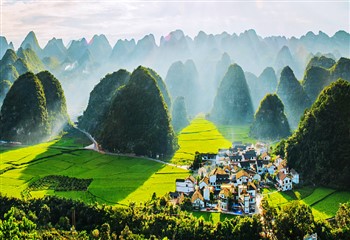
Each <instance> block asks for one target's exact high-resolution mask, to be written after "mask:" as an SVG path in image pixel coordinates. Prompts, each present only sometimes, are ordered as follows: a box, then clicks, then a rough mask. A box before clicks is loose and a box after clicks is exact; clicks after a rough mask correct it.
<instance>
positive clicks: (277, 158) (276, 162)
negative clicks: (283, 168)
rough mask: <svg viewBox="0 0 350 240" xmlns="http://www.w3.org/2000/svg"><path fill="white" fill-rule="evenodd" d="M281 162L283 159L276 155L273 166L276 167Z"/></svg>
mask: <svg viewBox="0 0 350 240" xmlns="http://www.w3.org/2000/svg"><path fill="white" fill-rule="evenodd" d="M282 162H283V159H282V158H281V157H280V155H278V156H277V157H276V159H275V165H276V167H278V166H279V165H280V164H281V163H282Z"/></svg>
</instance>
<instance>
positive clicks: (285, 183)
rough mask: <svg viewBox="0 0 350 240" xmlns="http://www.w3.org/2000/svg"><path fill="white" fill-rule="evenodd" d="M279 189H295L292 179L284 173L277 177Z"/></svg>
mask: <svg viewBox="0 0 350 240" xmlns="http://www.w3.org/2000/svg"><path fill="white" fill-rule="evenodd" d="M276 180H277V184H278V187H279V188H280V189H281V191H288V190H292V189H293V183H292V177H291V176H290V175H289V174H284V172H279V173H278V174H277V176H276Z"/></svg>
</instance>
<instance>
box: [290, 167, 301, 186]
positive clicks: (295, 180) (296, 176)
mask: <svg viewBox="0 0 350 240" xmlns="http://www.w3.org/2000/svg"><path fill="white" fill-rule="evenodd" d="M290 175H292V182H293V183H295V184H299V173H297V171H295V169H294V168H292V170H290Z"/></svg>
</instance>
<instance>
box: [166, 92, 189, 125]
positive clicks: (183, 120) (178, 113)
mask: <svg viewBox="0 0 350 240" xmlns="http://www.w3.org/2000/svg"><path fill="white" fill-rule="evenodd" d="M171 120H172V124H173V127H174V130H175V132H179V131H181V130H182V129H183V128H184V127H186V126H187V125H188V124H189V123H190V122H189V121H188V118H187V111H186V105H185V98H184V97H177V98H176V99H175V101H174V104H173V111H172V119H171Z"/></svg>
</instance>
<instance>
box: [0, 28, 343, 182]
mask: <svg viewBox="0 0 350 240" xmlns="http://www.w3.org/2000/svg"><path fill="white" fill-rule="evenodd" d="M256 36H257V35H256V34H255V32H254V31H253V32H252V31H247V32H245V33H244V34H241V35H239V36H237V35H225V34H221V35H207V34H205V33H203V32H201V33H199V34H198V36H197V37H196V38H195V39H194V40H192V39H190V38H189V37H187V36H184V34H183V33H182V32H181V31H175V32H172V33H171V34H170V35H169V36H167V37H166V38H162V39H161V43H160V46H157V45H156V44H155V43H154V38H152V36H151V37H150V36H146V37H145V38H144V39H142V40H140V41H139V42H138V43H137V44H135V41H133V40H131V41H127V40H125V41H124V40H119V41H118V42H117V43H116V45H115V47H114V48H112V47H111V46H110V45H109V43H108V40H107V39H106V38H105V37H104V36H103V35H100V36H95V37H94V38H93V39H92V40H91V41H90V42H89V43H88V42H86V40H85V39H84V40H80V41H72V42H71V43H70V45H69V47H68V48H66V47H65V46H64V44H63V41H62V40H58V39H52V40H50V41H49V42H48V44H47V45H46V46H45V48H44V49H42V48H40V46H39V44H38V41H37V39H36V37H35V34H34V33H33V32H31V33H29V34H28V36H27V37H26V39H25V40H24V41H23V43H22V45H21V47H20V48H19V49H18V50H17V51H15V50H14V49H13V45H12V44H8V43H7V41H6V39H4V38H1V41H5V43H6V44H7V45H5V43H4V45H3V46H7V49H6V50H4V49H1V54H2V59H1V61H0V73H1V74H0V76H1V79H0V104H2V106H1V113H0V139H1V140H7V141H19V142H23V143H27V144H32V143H36V142H40V141H44V140H47V139H49V138H50V137H52V136H55V135H57V134H58V133H59V132H60V131H62V130H63V129H64V128H65V127H69V126H71V121H70V119H69V115H68V113H67V108H69V102H68V104H66V97H65V94H66V95H67V94H68V95H72V96H74V95H75V96H77V95H79V94H80V93H78V92H77V91H76V90H77V89H79V88H82V89H83V88H84V86H85V85H88V83H85V82H84V81H87V82H88V81H90V80H88V79H86V80H84V79H82V78H81V75H82V76H87V75H84V74H85V73H86V72H90V71H91V70H92V69H94V68H96V69H97V70H96V72H99V70H98V69H100V70H101V69H104V70H107V69H108V67H106V66H111V65H112V64H115V65H116V66H118V67H119V69H120V70H118V71H115V72H112V71H111V72H112V73H108V74H105V75H104V77H103V78H102V79H101V80H100V81H99V82H97V84H96V85H95V86H94V87H93V89H92V90H90V91H89V92H90V94H89V97H88V103H87V107H86V108H85V110H84V111H81V112H82V113H81V116H80V117H79V118H78V127H79V128H81V129H84V130H85V131H87V132H89V133H90V134H91V135H92V136H94V137H95V138H96V140H97V141H98V142H99V143H100V144H101V145H102V147H103V148H104V149H106V150H108V151H110V152H119V153H135V154H139V155H147V156H152V157H156V156H159V155H164V156H171V155H172V154H173V153H174V151H175V150H176V149H177V147H178V146H177V138H176V134H175V132H179V131H181V129H182V128H184V127H185V126H187V125H188V124H189V116H195V115H196V114H197V113H199V112H201V111H203V109H207V111H206V112H207V118H208V119H210V120H212V121H213V122H215V123H217V124H219V125H247V124H249V125H250V126H251V127H250V135H251V136H252V137H254V138H256V139H262V140H273V141H274V140H280V139H282V138H288V139H287V140H286V141H283V145H284V146H283V150H285V152H286V153H287V160H288V162H290V165H291V166H295V167H296V168H298V169H300V171H301V173H305V172H307V169H308V168H309V167H310V164H314V165H317V164H321V162H322V164H324V163H328V161H329V160H330V159H332V161H336V159H333V158H334V154H331V153H332V151H333V152H337V151H339V152H342V154H343V155H344V156H343V155H342V157H341V158H342V159H347V158H348V157H349V156H350V153H349V150H348V149H346V146H349V145H350V135H349V134H348V133H349V132H350V127H349V126H350V112H349V106H348V104H347V103H348V102H349V100H350V99H349V96H350V94H349V89H350V84H349V81H350V59H348V58H346V57H342V56H343V55H342V53H343V52H344V51H346V50H347V48H348V47H349V46H347V45H346V42H345V41H344V38H346V39H349V40H350V37H349V34H348V33H346V32H338V33H337V34H336V35H334V36H333V37H328V36H327V37H328V38H327V37H325V36H324V35H323V34H322V33H319V34H318V35H312V36H311V35H310V34H309V33H308V34H307V35H306V36H304V37H302V38H300V39H295V38H292V39H286V38H283V37H274V38H273V37H271V38H273V39H274V41H275V42H277V43H279V44H277V43H276V44H275V45H281V44H282V43H285V44H286V45H289V46H290V47H291V46H294V48H296V46H295V45H298V44H299V45H298V46H299V47H300V46H303V47H304V48H305V49H308V50H309V51H310V52H308V54H304V55H302V56H304V57H305V59H304V60H303V61H304V62H305V65H304V69H305V70H304V73H303V75H302V74H300V66H299V65H300V64H301V61H299V62H298V61H295V59H299V58H297V57H296V56H299V57H300V59H302V57H301V55H298V54H296V52H295V54H294V55H292V54H291V53H290V51H289V48H288V47H287V46H286V45H283V46H282V47H281V49H280V51H277V50H276V49H275V50H273V49H274V48H273V47H271V46H270V48H271V49H270V51H267V50H266V52H262V51H263V50H262V49H264V48H267V46H269V45H268V43H269V44H270V45H273V44H272V42H270V41H271V39H270V38H264V39H263V38H261V37H256ZM339 36H342V37H339ZM309 38H310V39H313V40H315V39H318V42H317V44H314V45H311V44H309V40H308V39H309ZM145 39H146V40H145ZM257 39H258V40H257ZM325 39H328V40H327V41H326V40H325ZM219 40H220V41H219ZM243 40H244V41H243ZM310 41H311V40H310ZM218 42H220V46H218ZM257 42H259V43H260V45H259V44H258V45H257ZM321 42H322V44H321ZM230 44H231V45H230ZM293 44H294V45H293ZM329 44H333V45H332V46H330V45H329ZM151 45H152V46H153V47H152V48H150V46H151ZM246 45H250V46H251V47H256V48H258V46H260V48H262V49H260V50H259V51H257V53H259V52H260V55H259V54H257V53H256V54H257V56H254V57H253V56H252V58H251V59H250V61H251V64H250V65H255V66H256V67H257V68H256V69H254V67H253V68H252V67H251V68H250V70H252V69H253V70H257V69H259V70H260V67H259V66H260V65H263V64H264V63H265V62H264V61H262V60H261V58H262V56H264V57H266V58H267V59H272V57H271V56H272V55H273V54H276V62H275V64H273V66H272V67H271V66H269V65H267V64H266V65H265V67H264V68H263V69H262V71H261V74H260V75H259V76H256V75H255V74H253V73H251V72H247V71H246V72H245V71H244V70H243V67H242V66H246V63H245V61H243V60H242V57H241V56H240V55H239V54H238V53H234V54H233V50H230V48H229V46H231V48H233V49H235V50H236V51H238V52H244V53H247V56H246V57H250V54H248V52H249V51H248V50H247V49H246ZM275 45H273V46H275ZM212 46H216V50H217V51H218V52H222V50H223V49H225V48H226V50H227V51H225V52H224V53H222V54H221V53H220V54H219V55H221V57H212V56H213V55H215V54H214V53H213V51H214V50H213V49H212ZM317 46H318V48H317ZM208 48H209V49H210V51H209V50H208ZM155 49H156V50H155ZM199 50H200V51H199ZM311 50H312V51H311ZM315 51H316V53H317V52H319V51H327V52H325V54H320V53H317V54H314V55H313V53H312V52H315ZM328 51H329V52H328ZM214 52H215V51H214ZM185 53H186V54H190V53H193V55H186V54H185ZM336 54H339V55H340V56H339V57H335V55H336ZM270 55H271V56H270ZM344 55H345V56H347V55H346V54H344ZM141 56H142V57H141ZM160 56H163V58H161V59H159V57H160ZM189 56H192V57H189ZM234 56H236V58H234ZM268 56H270V57H268ZM91 58H94V59H104V60H103V61H102V60H101V61H97V62H94V64H90V65H89V64H88V65H85V64H83V63H87V62H90V63H91V61H90V60H91ZM89 59H90V60H89ZM145 59H148V60H147V61H145ZM175 59H176V60H175ZM210 59H218V60H217V61H214V62H211V63H210V64H209V65H208V69H207V68H204V69H203V68H202V67H198V66H200V65H201V64H202V65H204V64H206V63H208V62H210V61H211V60H210ZM231 59H233V60H234V61H232V60H231ZM288 59H289V60H288ZM290 59H294V60H293V61H292V62H291V61H290ZM307 59H308V61H307V62H306V60H307ZM174 60H175V61H174ZM138 62H139V63H142V64H143V65H146V66H147V67H142V66H136V67H134V65H135V64H137V63H138ZM170 62H172V63H171V64H170ZM233 62H234V63H233ZM238 63H239V64H238ZM99 64H100V65H99ZM149 66H150V67H149ZM298 66H299V67H298ZM130 68H132V69H131V70H130ZM165 68H167V70H166V71H164V69H165ZM154 69H157V71H155V70H154ZM47 70H49V71H51V72H52V73H53V74H54V75H55V76H57V78H58V79H60V81H59V80H57V78H56V77H55V76H54V75H53V74H51V73H50V72H49V71H47ZM213 70H214V71H213ZM208 71H211V74H207V73H208ZM164 72H166V74H165V75H164ZM158 73H160V74H158ZM213 73H214V74H213ZM90 75H91V74H90ZM92 75H93V74H92ZM161 75H163V76H165V78H164V79H165V80H163V78H162V77H161ZM300 75H301V76H302V78H300V77H298V76H300ZM76 76H78V77H76ZM90 77H91V76H90ZM206 78H208V79H206ZM298 79H300V80H298ZM338 79H339V80H338ZM91 83H92V82H90V84H91ZM207 83H211V85H208V84H207ZM61 84H62V85H61ZM71 86H74V87H73V88H72V87H71ZM208 86H209V87H210V86H211V87H212V88H214V89H215V93H213V89H211V90H210V91H209V90H208ZM213 86H216V87H213ZM63 90H64V91H63ZM82 94H83V93H82ZM77 98H78V97H77ZM203 106H210V108H209V109H208V108H205V107H203ZM325 129H326V131H325ZM339 141H341V143H340V142H339ZM330 148H331V149H332V151H329V149H330ZM327 151H328V152H327ZM304 159H309V160H308V161H304ZM320 166H321V165H320ZM322 166H323V167H324V166H328V165H322ZM342 167H343V169H345V170H346V169H348V168H350V163H348V162H347V161H345V160H344V161H343V162H342ZM328 169H330V171H329V175H327V176H329V177H327V178H325V177H324V176H325V175H322V174H323V173H324V169H323V168H322V167H320V168H319V171H315V172H314V173H313V174H311V175H310V180H315V179H322V180H323V181H324V182H325V184H328V183H327V181H328V180H327V179H330V176H333V178H336V179H335V180H337V181H339V182H346V181H347V180H348V178H347V177H344V176H343V175H342V174H340V175H337V177H334V176H336V174H333V173H334V172H332V171H336V169H333V168H332V167H330V168H328ZM333 182H334V181H333Z"/></svg>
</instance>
